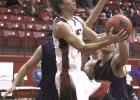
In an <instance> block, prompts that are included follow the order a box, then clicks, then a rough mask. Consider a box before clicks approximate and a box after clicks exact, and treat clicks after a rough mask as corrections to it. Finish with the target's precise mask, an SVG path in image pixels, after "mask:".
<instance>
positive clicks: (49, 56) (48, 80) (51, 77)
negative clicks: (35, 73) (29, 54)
mask: <svg viewBox="0 0 140 100" xmlns="http://www.w3.org/2000/svg"><path fill="white" fill-rule="evenodd" d="M56 71H57V67H56V61H55V52H54V46H53V41H52V40H48V41H47V42H46V43H44V44H43V45H42V62H41V72H42V79H41V81H40V84H39V86H40V87H41V90H40V91H39V94H38V96H37V99H36V100H58V94H57V90H56V87H55V74H56Z"/></svg>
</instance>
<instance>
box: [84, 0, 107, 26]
mask: <svg viewBox="0 0 140 100" xmlns="http://www.w3.org/2000/svg"><path fill="white" fill-rule="evenodd" d="M106 1H107V0H99V1H98V3H97V5H96V6H95V8H94V9H93V10H92V12H91V14H90V16H89V17H88V19H87V20H86V24H87V26H88V27H90V28H92V27H93V25H94V23H95V22H96V20H97V18H98V16H99V15H100V13H101V11H102V9H103V7H104V5H105V4H106Z"/></svg>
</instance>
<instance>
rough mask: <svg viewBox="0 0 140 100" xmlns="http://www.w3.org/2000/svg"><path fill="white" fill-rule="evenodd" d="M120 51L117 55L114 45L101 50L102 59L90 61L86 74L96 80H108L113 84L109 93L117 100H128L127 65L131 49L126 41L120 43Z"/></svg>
mask: <svg viewBox="0 0 140 100" xmlns="http://www.w3.org/2000/svg"><path fill="white" fill-rule="evenodd" d="M118 46H119V47H118V48H117V49H118V51H117V53H115V46H114V44H111V45H108V46H106V47H104V48H102V49H101V59H100V60H98V61H96V62H95V61H92V60H89V62H88V63H87V64H86V65H85V72H86V73H87V74H88V76H89V77H90V78H94V79H95V80H106V81H110V82H111V87H110V90H109V93H110V95H111V96H112V97H114V98H115V100H128V99H129V98H128V94H127V83H126V70H125V68H124V65H125V64H126V62H127V60H128V56H129V49H128V44H127V42H126V40H124V41H122V42H119V43H118Z"/></svg>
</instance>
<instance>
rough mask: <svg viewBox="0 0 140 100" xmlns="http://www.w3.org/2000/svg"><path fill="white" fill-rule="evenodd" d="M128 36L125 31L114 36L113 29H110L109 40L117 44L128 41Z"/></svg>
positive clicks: (122, 30)
mask: <svg viewBox="0 0 140 100" xmlns="http://www.w3.org/2000/svg"><path fill="white" fill-rule="evenodd" d="M128 36H129V35H128V34H127V32H126V31H125V30H124V29H121V30H120V31H119V32H118V33H116V34H113V27H112V28H111V29H110V31H109V33H108V36H107V39H108V40H109V41H110V42H111V43H117V42H120V41H123V40H126V39H127V38H128Z"/></svg>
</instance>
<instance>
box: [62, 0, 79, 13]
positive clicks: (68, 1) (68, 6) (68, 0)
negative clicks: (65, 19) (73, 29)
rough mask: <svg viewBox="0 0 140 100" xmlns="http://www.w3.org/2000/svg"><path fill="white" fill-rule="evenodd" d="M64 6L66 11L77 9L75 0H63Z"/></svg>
mask: <svg viewBox="0 0 140 100" xmlns="http://www.w3.org/2000/svg"><path fill="white" fill-rule="evenodd" d="M62 5H63V8H62V9H64V10H66V11H72V12H73V11H75V10H76V2H75V0H63V3H62Z"/></svg>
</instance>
